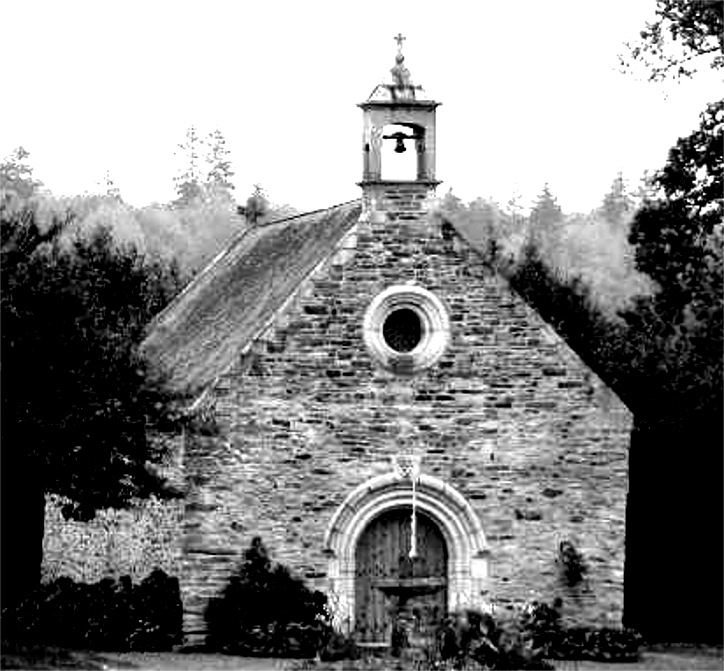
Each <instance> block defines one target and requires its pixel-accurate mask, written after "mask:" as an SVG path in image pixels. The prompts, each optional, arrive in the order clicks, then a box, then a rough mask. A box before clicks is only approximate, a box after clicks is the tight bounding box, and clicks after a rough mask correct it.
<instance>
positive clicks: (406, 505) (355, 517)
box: [324, 472, 488, 633]
mask: <svg viewBox="0 0 724 671" xmlns="http://www.w3.org/2000/svg"><path fill="white" fill-rule="evenodd" d="M416 500H417V514H418V515H419V516H420V518H423V517H424V518H425V519H426V520H428V521H429V522H430V523H431V524H432V525H434V528H436V529H437V531H438V532H439V533H440V535H441V536H442V539H443V541H444V548H445V556H446V558H447V560H446V563H447V574H446V576H445V580H446V586H445V590H444V594H445V595H446V598H447V603H446V604H445V605H446V609H447V611H448V612H449V611H453V610H456V609H459V608H467V607H479V606H481V605H482V604H483V596H482V593H483V591H484V590H485V586H486V583H487V577H488V547H487V543H486V541H485V535H484V533H483V528H482V525H481V524H480V521H479V520H478V517H477V515H476V514H475V511H474V510H473V508H472V507H471V505H470V503H469V502H468V501H467V500H466V499H465V497H464V496H462V494H460V492H458V491H457V490H456V489H455V488H454V487H452V486H451V485H450V484H449V483H446V482H443V481H442V480H440V479H438V478H435V477H433V476H430V475H427V474H425V473H422V474H421V475H420V476H419V478H418V480H417V499H416ZM411 506H412V491H411V487H410V480H409V479H408V478H403V477H401V476H400V475H399V474H397V473H394V472H393V473H387V474H384V475H378V476H376V477H374V478H371V479H370V480H367V481H365V482H363V483H361V484H360V485H359V486H357V487H356V488H355V489H354V490H352V491H351V492H350V493H349V494H348V495H347V497H346V498H345V500H344V501H343V502H342V504H341V505H340V506H339V508H337V510H336V511H335V513H334V514H333V516H332V519H331V520H330V521H329V525H328V526H327V532H326V533H325V537H324V549H325V552H326V554H327V556H328V557H329V564H328V572H327V576H328V581H329V582H328V588H327V594H328V597H329V604H330V608H331V610H332V614H333V618H334V626H335V628H336V629H338V630H339V631H343V632H346V633H352V632H353V631H354V630H355V627H356V620H357V608H356V601H357V566H356V565H357V550H358V547H359V546H360V543H359V541H360V539H361V538H363V536H364V535H365V533H366V532H367V530H368V528H371V527H370V525H371V523H372V522H374V520H376V519H377V518H381V517H382V516H383V515H385V514H387V513H390V514H392V511H398V510H403V511H408V513H407V514H408V524H409V511H410V510H411ZM393 518H394V515H393ZM393 518H390V519H393ZM403 518H404V514H403ZM401 528H402V527H401ZM370 533H375V532H372V531H371V532H370ZM400 533H403V532H402V531H401V532H400ZM403 542H404V541H403Z"/></svg>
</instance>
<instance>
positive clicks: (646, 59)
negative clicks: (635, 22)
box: [619, 0, 724, 81]
mask: <svg viewBox="0 0 724 671" xmlns="http://www.w3.org/2000/svg"><path fill="white" fill-rule="evenodd" d="M625 46H626V50H627V54H626V55H619V61H620V63H621V65H622V67H623V69H624V71H629V70H631V69H632V66H633V65H634V64H635V63H640V64H642V65H643V66H644V67H645V68H646V69H647V70H648V72H649V80H650V81H662V80H664V79H667V78H668V77H674V78H680V77H691V76H693V75H694V74H695V73H696V72H697V68H699V67H702V66H704V65H708V66H709V67H711V68H715V69H719V68H722V67H724V54H723V53H722V51H723V50H724V17H723V16H722V3H721V0H657V2H656V18H655V19H654V21H653V22H651V23H649V22H647V23H646V27H645V28H644V29H643V30H642V31H641V33H640V40H639V41H638V42H635V43H626V45H625Z"/></svg>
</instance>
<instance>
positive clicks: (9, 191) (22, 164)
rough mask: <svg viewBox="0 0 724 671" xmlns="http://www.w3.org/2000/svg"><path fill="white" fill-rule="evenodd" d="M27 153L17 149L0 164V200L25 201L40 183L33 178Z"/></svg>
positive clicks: (20, 148) (21, 148)
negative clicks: (15, 199) (13, 199)
mask: <svg viewBox="0 0 724 671" xmlns="http://www.w3.org/2000/svg"><path fill="white" fill-rule="evenodd" d="M29 156H30V152H28V151H27V150H26V149H24V148H23V147H17V149H15V150H13V151H12V152H11V153H10V155H9V156H6V157H5V158H4V159H3V161H2V163H0V199H2V200H3V201H5V200H7V199H8V198H10V197H14V198H17V199H27V198H30V196H32V195H34V194H35V193H36V191H37V190H38V189H39V188H40V187H41V186H42V183H41V182H39V181H37V180H36V179H35V178H34V177H33V168H32V167H31V166H30V164H29V163H28V157H29Z"/></svg>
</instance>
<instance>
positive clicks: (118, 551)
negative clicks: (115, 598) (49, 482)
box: [41, 436, 185, 583]
mask: <svg viewBox="0 0 724 671" xmlns="http://www.w3.org/2000/svg"><path fill="white" fill-rule="evenodd" d="M152 440H154V441H162V443H163V444H164V448H165V456H164V457H163V458H162V460H161V463H159V464H157V469H158V473H159V475H160V476H161V477H162V478H164V479H165V480H166V481H167V482H168V483H169V484H171V485H173V486H174V487H175V488H176V490H177V491H183V489H184V487H185V476H184V469H183V466H182V462H183V440H182V438H181V436H161V437H159V436H156V437H153V438H152ZM66 503H67V501H66V500H65V499H64V498H63V497H60V496H57V495H55V494H48V495H46V497H45V529H44V536H43V562H42V566H41V577H42V580H43V582H49V581H51V580H55V579H57V578H59V577H61V576H68V577H70V578H72V579H73V580H75V581H76V582H85V583H93V582H97V581H98V580H101V579H102V578H106V577H111V578H118V577H119V576H122V575H130V576H131V578H132V579H133V581H134V582H140V581H141V580H143V578H145V577H146V576H147V575H148V574H149V573H151V571H153V570H154V569H155V568H160V569H162V570H163V571H165V572H166V573H167V574H168V575H171V576H177V577H178V576H179V575H180V573H181V569H182V566H183V562H182V561H181V558H182V533H183V528H182V523H183V519H184V510H185V502H184V501H183V499H171V500H164V501H162V500H159V499H157V498H150V499H146V500H140V499H138V500H134V501H133V502H132V505H131V506H130V507H129V508H127V509H112V508H108V509H103V510H99V511H97V513H96V516H95V518H94V519H93V520H91V521H89V522H79V521H75V520H67V519H65V517H64V516H63V513H62V508H63V506H64V505H65V504H66Z"/></svg>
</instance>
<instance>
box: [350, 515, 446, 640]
mask: <svg viewBox="0 0 724 671" xmlns="http://www.w3.org/2000/svg"><path fill="white" fill-rule="evenodd" d="M416 530H417V534H416V535H417V542H416V549H417V556H416V557H415V558H414V559H410V557H409V552H410V548H411V542H412V539H411V535H412V534H411V509H410V508H396V509H393V510H388V511H386V512H384V513H382V514H381V515H378V516H377V517H376V518H375V519H373V520H372V521H371V522H370V523H369V524H368V525H367V527H366V528H365V530H364V531H363V532H362V534H361V536H360V539H359V541H358V543H357V549H356V553H355V634H356V637H357V640H358V641H359V642H361V643H390V641H391V638H392V629H393V626H394V624H395V622H398V624H399V626H403V627H404V629H405V630H406V631H407V633H408V635H409V636H410V637H411V638H414V639H419V640H428V639H430V638H431V637H432V635H433V633H434V631H435V628H436V627H437V625H438V624H439V623H440V622H441V621H442V618H443V617H444V615H445V612H446V606H447V586H448V578H447V574H448V567H447V562H448V552H447V546H446V544H445V539H444V538H443V535H442V532H441V531H440V529H439V527H438V526H437V525H436V524H435V523H434V522H433V521H432V520H431V519H430V518H429V517H428V516H427V515H424V514H418V515H417V516H416Z"/></svg>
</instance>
